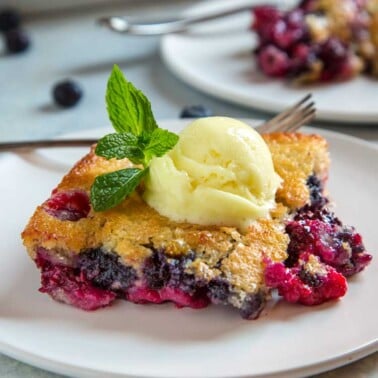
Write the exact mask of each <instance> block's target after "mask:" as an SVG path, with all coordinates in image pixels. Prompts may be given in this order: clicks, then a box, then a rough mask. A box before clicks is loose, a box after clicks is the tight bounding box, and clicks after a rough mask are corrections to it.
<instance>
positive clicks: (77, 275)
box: [36, 251, 116, 311]
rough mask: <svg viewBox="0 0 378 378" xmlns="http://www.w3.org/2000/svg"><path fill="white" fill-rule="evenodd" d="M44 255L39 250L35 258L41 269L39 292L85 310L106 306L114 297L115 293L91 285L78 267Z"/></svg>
mask: <svg viewBox="0 0 378 378" xmlns="http://www.w3.org/2000/svg"><path fill="white" fill-rule="evenodd" d="M46 256H47V254H46V253H43V251H41V252H40V253H38V254H37V258H36V264H37V266H38V268H40V269H41V285H42V286H41V288H40V289H39V291H40V292H41V293H47V294H49V295H50V296H51V297H52V298H54V299H55V300H57V301H59V302H64V303H67V304H70V305H72V306H75V307H78V308H81V309H82V310H86V311H92V310H96V309H98V308H100V307H105V306H108V305H109V304H110V303H111V302H113V300H114V299H115V298H116V294H115V293H113V292H111V291H109V290H102V289H99V288H96V287H95V286H94V285H92V283H91V282H90V281H89V280H88V279H87V278H86V277H85V275H84V274H82V273H81V272H80V269H76V268H72V267H70V266H65V265H62V264H59V263H56V262H54V263H53V262H51V261H50V260H49V259H47V258H46Z"/></svg>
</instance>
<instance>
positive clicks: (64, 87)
mask: <svg viewBox="0 0 378 378" xmlns="http://www.w3.org/2000/svg"><path fill="white" fill-rule="evenodd" d="M82 95H83V91H82V89H81V88H80V86H79V85H78V84H77V83H75V82H74V81H71V80H65V81H61V82H59V83H57V84H56V85H55V86H54V89H53V97H54V100H55V102H56V103H57V104H58V105H60V106H62V107H64V108H70V107H72V106H74V105H76V104H77V103H78V101H79V100H80V99H81V97H82Z"/></svg>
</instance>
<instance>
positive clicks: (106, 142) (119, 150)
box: [95, 133, 144, 164]
mask: <svg viewBox="0 0 378 378" xmlns="http://www.w3.org/2000/svg"><path fill="white" fill-rule="evenodd" d="M95 153H96V155H98V156H102V157H104V158H106V159H113V158H116V159H124V158H128V159H129V160H130V161H132V162H133V163H134V164H140V163H143V161H144V153H143V151H142V149H141V148H140V142H139V138H138V137H137V136H135V135H134V134H132V133H122V134H116V133H114V134H108V135H105V136H104V137H103V138H101V139H100V140H99V141H98V143H97V146H96V150H95Z"/></svg>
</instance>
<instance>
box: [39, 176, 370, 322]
mask: <svg viewBox="0 0 378 378" xmlns="http://www.w3.org/2000/svg"><path fill="white" fill-rule="evenodd" d="M307 186H308V188H309V192H310V200H311V202H310V204H309V205H306V206H304V207H302V208H301V209H299V210H297V211H296V212H295V214H294V215H293V217H292V219H291V220H290V221H289V222H288V223H287V224H286V232H287V234H288V235H289V238H290V242H289V245H288V250H287V252H288V258H287V259H286V260H285V261H283V262H276V263H274V262H272V261H269V260H266V261H265V263H266V267H265V272H264V277H265V285H266V287H267V289H264V288H261V289H260V290H259V291H257V292H256V293H243V295H242V296H241V295H240V294H241V293H240V291H239V292H238V291H235V288H233V287H232V286H231V285H230V283H229V281H228V280H227V279H226V278H225V277H222V276H219V277H217V278H213V279H211V280H210V281H208V282H207V281H205V280H204V279H200V278H197V277H196V276H195V275H194V274H192V273H188V267H189V266H190V264H191V263H192V262H193V261H194V259H195V258H196V253H195V252H194V251H188V253H187V254H186V255H185V256H181V257H169V256H167V255H166V253H165V251H164V250H163V249H157V248H155V247H154V246H153V245H150V244H148V245H145V247H146V248H149V249H150V250H151V254H150V257H148V258H147V259H146V260H145V262H144V264H143V267H142V269H141V272H140V273H139V274H138V273H137V271H136V270H135V269H134V268H133V267H131V266H127V265H125V264H124V263H123V262H122V260H121V258H120V257H119V256H118V255H116V254H113V253H110V252H107V251H104V250H103V249H100V248H97V249H91V250H88V251H85V252H83V253H81V254H80V255H78V256H77V257H74V258H71V259H69V258H66V257H61V256H56V255H54V254H49V251H47V250H45V249H43V248H39V249H38V251H37V258H36V264H37V266H38V267H39V268H40V269H41V276H42V279H41V283H42V287H41V289H40V291H41V292H43V293H48V294H49V295H51V297H53V298H54V299H56V300H58V301H61V302H65V303H68V304H71V305H73V306H76V307H79V308H81V309H83V310H88V311H90V310H95V309H97V308H100V307H104V306H107V305H110V304H111V302H113V300H115V299H116V298H121V299H126V300H128V301H130V302H134V303H141V304H145V303H163V302H167V301H169V302H173V303H174V304H175V305H176V307H178V308H181V307H191V308H195V309H199V308H203V307H206V306H207V305H208V304H209V303H214V304H223V305H230V304H231V305H234V306H236V307H238V308H239V312H240V315H241V316H242V317H243V318H245V319H256V318H257V317H258V316H259V315H260V313H261V311H262V309H263V308H264V306H265V303H266V301H267V294H268V292H269V290H270V289H277V291H278V293H279V295H281V296H282V297H283V298H284V299H285V300H286V301H288V302H291V303H301V304H304V305H317V304H320V303H323V302H325V301H328V300H331V299H336V298H340V297H342V296H343V295H344V294H345V293H346V290H347V282H346V279H345V277H348V276H351V275H353V274H356V273H358V272H360V271H361V270H363V269H364V268H365V267H366V266H367V265H368V264H369V263H370V261H371V259H372V257H371V255H369V254H368V253H367V252H366V251H365V248H364V245H363V243H362V239H361V236H360V235H359V234H358V233H356V232H355V230H354V229H353V228H352V227H347V226H344V225H343V224H342V223H341V221H340V220H339V219H338V218H336V217H335V216H334V214H333V213H332V212H330V211H329V210H328V209H327V207H326V205H327V203H328V200H327V199H326V198H325V197H324V196H323V184H322V182H321V181H320V180H319V179H318V178H317V177H316V176H315V175H312V176H310V177H309V178H308V180H307ZM44 208H45V210H46V211H47V212H48V213H49V214H51V215H53V216H56V217H57V218H59V219H61V220H64V221H66V220H70V221H75V220H79V219H81V218H83V217H86V216H87V215H88V213H89V210H90V207H89V201H88V196H87V194H86V193H84V192H80V191H72V192H56V191H54V192H53V194H52V197H51V198H50V199H49V200H48V201H46V202H45V204H44ZM241 297H242V298H243V299H242V300H240V298H241ZM235 303H237V305H235Z"/></svg>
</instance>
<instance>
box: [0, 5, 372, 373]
mask: <svg viewBox="0 0 378 378" xmlns="http://www.w3.org/2000/svg"><path fill="white" fill-rule="evenodd" d="M156 3H157V2H155V3H154V2H153V1H152V0H151V1H150V2H148V1H139V2H135V3H134V5H129V6H128V15H132V16H134V15H135V16H143V15H144V16H145V15H146V14H154V15H155V16H156V17H158V16H159V15H163V16H164V15H167V14H168V13H171V14H174V13H176V12H178V11H179V10H180V9H181V8H183V6H185V5H187V4H191V3H194V1H191V2H190V1H180V2H177V1H161V2H159V5H157V4H156ZM117 11H119V8H116V7H112V8H109V9H99V8H93V7H92V9H90V10H88V9H85V10H84V11H81V12H77V11H75V12H66V13H64V14H61V15H59V16H57V15H53V14H50V15H48V16H46V15H45V16H43V15H40V16H38V17H31V18H29V20H28V21H27V23H26V25H25V28H26V29H27V30H28V31H29V32H30V35H31V38H32V40H33V46H32V48H31V49H30V51H28V52H27V53H26V54H21V55H19V56H9V57H8V56H5V55H2V54H1V52H0V88H1V95H0V114H1V116H0V140H1V141H5V140H14V139H28V138H30V139H37V138H41V137H53V136H56V135H58V134H62V133H66V132H72V131H76V130H84V129H91V128H97V127H103V126H104V125H106V124H107V123H108V120H107V115H106V112H105V106H104V96H103V93H104V89H105V83H106V79H107V76H108V74H109V71H110V69H111V67H112V65H113V64H114V63H117V64H119V65H120V67H121V68H122V70H123V71H124V72H125V73H126V75H127V77H128V79H129V80H131V81H133V82H134V83H135V84H136V85H137V86H138V87H140V88H141V89H142V90H143V91H144V92H145V93H146V94H147V96H148V97H149V98H150V100H151V102H152V105H153V110H154V113H155V115H156V117H157V118H158V119H168V118H177V117H178V114H179V113H180V110H181V109H182V107H183V106H185V105H193V104H204V105H206V106H208V107H209V108H211V109H212V110H213V112H214V114H215V115H228V116H231V117H239V118H248V117H249V118H267V117H268V115H266V114H264V113H262V112H259V111H255V110H250V109H245V108H241V107H238V106H235V105H230V104H227V103H225V102H223V101H219V100H216V99H213V98H210V97H208V96H207V95H204V94H202V93H200V92H198V91H196V90H194V89H192V88H190V87H189V86H187V85H186V84H184V83H182V82H181V81H180V80H178V79H176V78H175V77H174V76H172V74H171V73H170V72H169V71H168V70H167V69H166V68H165V66H164V65H163V63H162V62H161V59H160V57H159V40H158V38H155V37H154V38H144V39H140V38H136V37H122V36H117V35H113V34H111V33H110V32H107V31H106V30H103V29H101V28H98V27H96V26H95V25H94V23H93V20H94V19H95V17H96V16H97V15H100V14H110V13H116V12H117ZM123 13H124V12H123ZM67 30H68V32H67ZM68 33H69V34H68ZM68 35H69V36H68ZM67 54H68V55H69V59H67ZM67 77H70V78H74V79H76V80H77V81H78V82H80V83H81V84H82V86H83V88H84V91H85V94H84V97H83V99H82V101H81V103H80V104H79V106H77V107H75V108H73V109H69V110H58V109H56V108H55V107H54V106H53V105H51V99H50V90H51V87H52V85H53V84H54V83H55V82H56V81H58V80H60V79H63V78H67ZM317 126H319V127H324V128H327V129H332V130H335V131H340V132H343V133H346V134H349V135H353V136H357V137H360V138H363V139H365V140H368V141H372V142H375V143H377V142H378V124H377V125H370V126H362V125H348V126H343V125H337V124H332V125H330V124H326V123H318V124H317ZM1 305H4V304H1ZM0 377H1V378H16V377H35V378H37V377H38V378H42V377H43V378H50V377H51V378H52V377H58V376H57V375H55V374H52V373H49V372H46V371H43V370H40V369H37V368H34V367H31V366H29V365H26V364H23V363H21V362H18V361H16V360H13V359H11V358H8V357H6V356H4V355H0ZM336 377H347V378H357V377H361V378H362V377H363V378H373V377H374V378H377V377H378V353H375V354H374V355H372V356H369V357H367V358H364V359H363V360H360V361H357V362H354V363H353V364H350V365H348V366H345V367H342V368H339V369H336V370H333V371H331V372H328V373H323V374H321V375H318V376H317V378H336Z"/></svg>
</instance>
